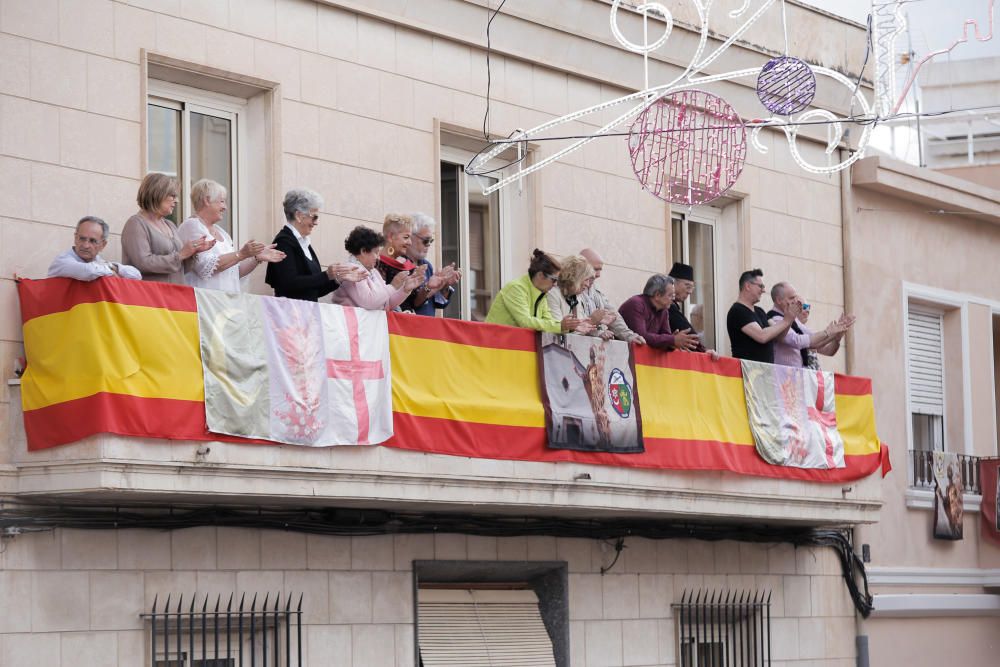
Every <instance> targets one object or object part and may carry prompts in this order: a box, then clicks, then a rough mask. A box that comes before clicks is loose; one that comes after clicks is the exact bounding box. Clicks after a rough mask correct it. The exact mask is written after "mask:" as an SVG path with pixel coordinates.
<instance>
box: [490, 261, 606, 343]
mask: <svg viewBox="0 0 1000 667" xmlns="http://www.w3.org/2000/svg"><path fill="white" fill-rule="evenodd" d="M561 269H562V265H560V263H559V262H558V261H556V259H555V258H554V257H552V256H551V255H549V254H548V253H546V252H543V251H541V250H539V249H538V248H535V250H534V251H533V252H532V253H531V263H530V264H529V265H528V273H527V274H525V275H523V276H521V277H520V278H517V279H516V280H512V281H510V282H509V283H507V284H506V285H504V286H503V288H502V289H501V290H500V291H499V292H498V293H497V295H496V298H494V299H493V305H491V306H490V312H489V313H487V314H486V321H487V322H492V323H493V324H507V325H510V326H515V327H522V328H525V329H535V330H537V331H548V332H550V333H568V332H570V331H576V332H578V333H589V332H590V330H591V329H592V328H593V325H591V324H590V322H588V321H587V320H585V319H584V320H581V319H579V318H577V317H573V316H572V315H567V316H565V317H562V318H561V319H556V317H555V316H554V315H553V314H552V312H551V311H550V310H549V303H548V301H547V300H546V298H545V294H546V292H548V291H549V290H551V289H552V288H553V287H555V285H556V281H557V280H558V279H559V272H560V270H561Z"/></svg>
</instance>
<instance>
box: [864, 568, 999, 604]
mask: <svg viewBox="0 0 1000 667" xmlns="http://www.w3.org/2000/svg"><path fill="white" fill-rule="evenodd" d="M868 583H869V584H871V585H873V586H983V587H993V586H1000V569H980V568H974V567H972V568H936V567H869V568H868ZM876 597H877V596H876Z"/></svg>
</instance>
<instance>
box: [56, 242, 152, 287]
mask: <svg viewBox="0 0 1000 667" xmlns="http://www.w3.org/2000/svg"><path fill="white" fill-rule="evenodd" d="M113 266H117V267H118V275H119V276H120V277H122V278H129V279H131V280H142V274H141V273H139V269H137V268H135V267H134V266H129V265H128V264H119V263H118V262H109V261H108V260H106V259H104V258H103V257H101V256H100V255H98V256H97V257H95V258H94V259H93V260H92V261H90V262H86V261H84V260H83V259H81V258H80V256H79V255H77V254H76V250H74V249H73V248H70V249H69V250H67V251H66V252H64V253H62V254H60V255H57V256H56V258H55V259H53V260H52V264H50V265H49V278H74V279H76V280H87V281H90V280H96V279H97V278H102V277H104V276H113V275H115V271H114V269H113V268H112V267H113Z"/></svg>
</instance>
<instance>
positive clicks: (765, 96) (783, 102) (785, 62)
mask: <svg viewBox="0 0 1000 667" xmlns="http://www.w3.org/2000/svg"><path fill="white" fill-rule="evenodd" d="M815 96H816V75H815V74H813V72H812V69H810V67H809V65H807V64H806V63H804V62H802V61H801V60H799V59H798V58H792V57H789V56H782V57H780V58H774V59H773V60H770V61H768V63H767V64H766V65H764V67H762V68H761V70H760V74H759V75H758V76H757V99H759V100H760V103H761V104H763V105H764V108H765V109H767V110H768V111H770V112H771V113H776V114H779V115H781V116H790V115H792V114H793V113H798V112H800V111H802V110H803V109H805V108H806V107H807V106H809V105H810V104H811V103H812V101H813V97H815Z"/></svg>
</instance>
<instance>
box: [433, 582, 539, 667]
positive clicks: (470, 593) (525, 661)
mask: <svg viewBox="0 0 1000 667" xmlns="http://www.w3.org/2000/svg"><path fill="white" fill-rule="evenodd" d="M417 600H418V610H417V613H418V614H419V616H420V658H421V662H422V664H423V665H424V667H439V666H444V665H472V664H504V665H512V664H517V665H525V666H526V667H527V666H537V667H555V664H556V663H555V659H554V657H553V655H552V641H551V640H550V639H549V635H548V633H547V632H546V630H545V623H544V622H543V621H542V615H541V611H540V610H539V607H538V596H537V595H535V593H534V591H531V590H477V589H468V588H464V589H426V588H423V589H420V590H418V591H417ZM484 658H485V662H484V661H483V660H484Z"/></svg>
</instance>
